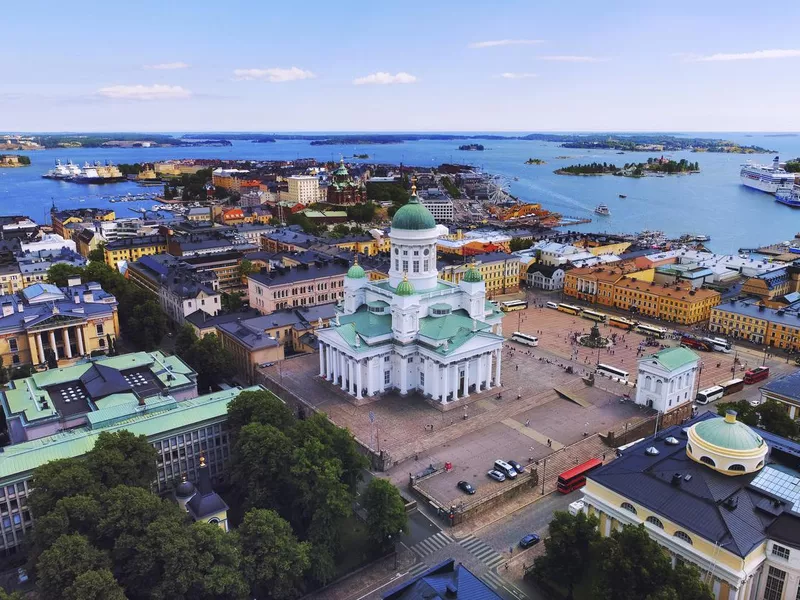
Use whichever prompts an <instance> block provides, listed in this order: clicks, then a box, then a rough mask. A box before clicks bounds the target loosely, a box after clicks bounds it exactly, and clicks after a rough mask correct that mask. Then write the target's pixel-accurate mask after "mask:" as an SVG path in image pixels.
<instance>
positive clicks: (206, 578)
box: [189, 523, 250, 600]
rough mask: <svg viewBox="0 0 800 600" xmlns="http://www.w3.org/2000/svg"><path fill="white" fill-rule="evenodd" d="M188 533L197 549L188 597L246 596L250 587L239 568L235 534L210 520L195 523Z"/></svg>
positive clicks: (233, 599)
mask: <svg viewBox="0 0 800 600" xmlns="http://www.w3.org/2000/svg"><path fill="white" fill-rule="evenodd" d="M191 533H192V537H193V538H194V546H195V549H196V551H197V568H196V572H195V581H194V584H193V585H192V589H191V591H190V593H189V597H190V598H192V600H244V599H245V598H247V597H248V592H249V591H250V586H249V585H248V583H247V581H246V580H245V578H244V575H243V573H242V569H241V551H240V549H239V543H238V537H237V536H236V535H235V534H231V533H226V532H224V531H223V530H222V529H220V527H219V526H218V525H213V524H211V523H195V524H194V525H192V526H191Z"/></svg>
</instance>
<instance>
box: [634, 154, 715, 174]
mask: <svg viewBox="0 0 800 600" xmlns="http://www.w3.org/2000/svg"><path fill="white" fill-rule="evenodd" d="M662 160H663V157H662ZM630 166H631V167H633V166H636V167H641V166H642V163H639V164H638V165H633V164H631V165H630ZM625 168H628V165H625ZM647 170H648V171H655V172H657V173H688V172H690V171H699V170H700V163H698V162H696V161H695V162H690V161H688V160H686V159H685V158H682V159H680V160H679V161H674V160H668V161H666V162H662V161H659V160H658V159H654V158H648V159H647Z"/></svg>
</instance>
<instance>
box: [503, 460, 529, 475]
mask: <svg viewBox="0 0 800 600" xmlns="http://www.w3.org/2000/svg"><path fill="white" fill-rule="evenodd" d="M506 462H508V464H510V465H511V466H512V467H514V470H515V471H516V472H517V473H524V472H525V467H523V466H522V465H521V464H519V463H518V462H517V461H515V460H509V461H506Z"/></svg>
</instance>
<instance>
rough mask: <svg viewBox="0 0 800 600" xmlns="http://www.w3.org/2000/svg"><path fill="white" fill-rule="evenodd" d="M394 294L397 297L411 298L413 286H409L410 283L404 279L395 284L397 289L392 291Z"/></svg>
mask: <svg viewBox="0 0 800 600" xmlns="http://www.w3.org/2000/svg"><path fill="white" fill-rule="evenodd" d="M394 293H395V294H397V295H398V296H413V295H414V286H413V285H411V282H410V281H408V280H407V279H404V280H403V281H401V282H400V283H398V284H397V288H396V289H395V290H394Z"/></svg>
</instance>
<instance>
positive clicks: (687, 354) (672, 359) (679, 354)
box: [649, 346, 700, 371]
mask: <svg viewBox="0 0 800 600" xmlns="http://www.w3.org/2000/svg"><path fill="white" fill-rule="evenodd" d="M649 358H653V359H655V360H657V361H658V362H660V363H661V364H662V365H664V368H665V369H667V370H668V371H674V370H676V369H680V368H681V367H684V366H686V365H688V364H690V363H693V362H696V361H698V360H700V357H699V356H698V355H697V354H695V353H694V352H692V351H691V350H689V349H688V348H683V347H680V346H679V347H677V348H667V349H666V350H662V351H661V352H656V353H655V354H653V355H651V356H650V357H649Z"/></svg>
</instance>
